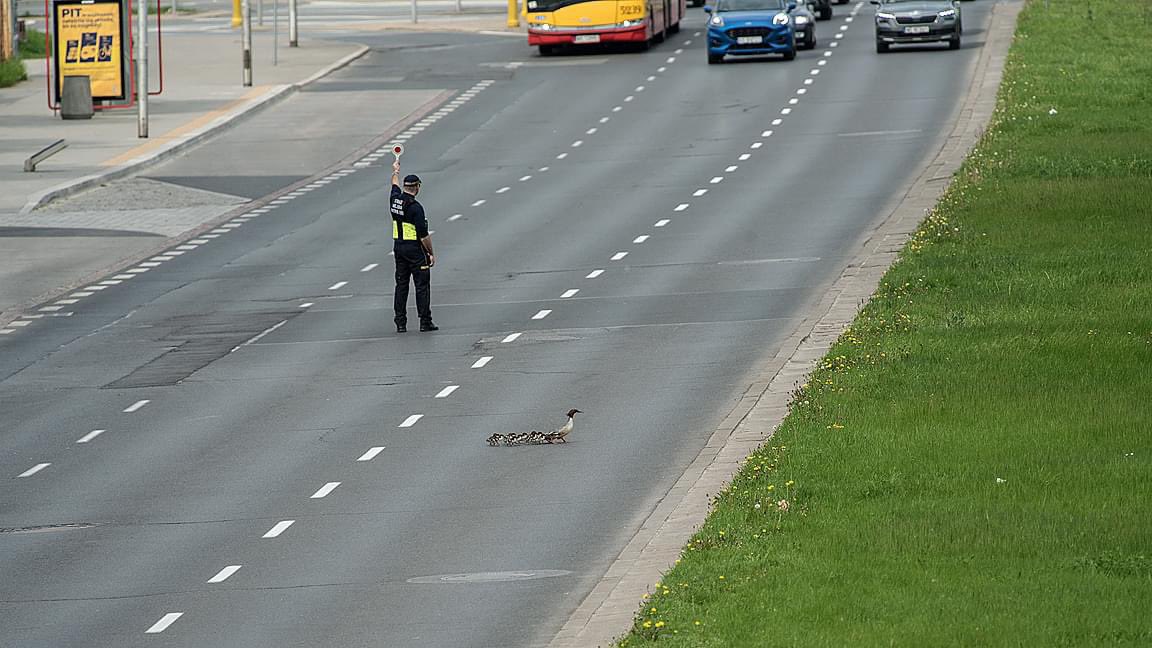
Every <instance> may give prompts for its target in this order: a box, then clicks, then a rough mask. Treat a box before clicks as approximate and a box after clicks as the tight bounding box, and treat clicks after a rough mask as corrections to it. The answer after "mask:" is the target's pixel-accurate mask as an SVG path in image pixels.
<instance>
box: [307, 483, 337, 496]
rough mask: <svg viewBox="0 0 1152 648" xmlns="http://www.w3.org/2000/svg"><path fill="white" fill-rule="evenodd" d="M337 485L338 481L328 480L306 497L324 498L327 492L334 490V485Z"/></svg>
mask: <svg viewBox="0 0 1152 648" xmlns="http://www.w3.org/2000/svg"><path fill="white" fill-rule="evenodd" d="M339 485H340V482H328V483H327V484H324V485H323V486H321V487H320V489H319V490H317V491H316V492H315V493H312V496H311V497H309V498H308V499H324V498H325V497H328V494H329V493H331V492H332V491H334V490H336V487H337V486H339Z"/></svg>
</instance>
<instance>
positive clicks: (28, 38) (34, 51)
mask: <svg viewBox="0 0 1152 648" xmlns="http://www.w3.org/2000/svg"><path fill="white" fill-rule="evenodd" d="M47 51H48V46H47V40H46V39H45V37H44V32H42V31H39V30H36V29H29V30H28V31H27V33H26V34H25V38H24V40H23V41H21V42H20V58H24V59H34V58H44V57H45V56H46V55H47V54H46V53H47Z"/></svg>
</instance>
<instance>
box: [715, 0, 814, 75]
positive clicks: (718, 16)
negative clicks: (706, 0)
mask: <svg viewBox="0 0 1152 648" xmlns="http://www.w3.org/2000/svg"><path fill="white" fill-rule="evenodd" d="M704 11H706V12H708V13H710V14H711V17H709V18H708V62H709V63H720V62H722V61H723V60H724V57H725V56H726V55H731V56H759V55H763V54H783V55H784V60H786V61H791V60H792V59H794V58H796V49H797V39H798V38H799V36H798V35H797V33H796V30H797V28H798V27H803V28H804V29H805V37H807V35H808V34H811V38H812V39H813V40H812V42H813V43H814V42H815V32H814V31H808V30H809V29H811V28H812V23H813V21H812V14H810V13H808V12H807V11H806V10H802V13H803V14H804V15H805V16H806V18H805V21H804V25H803V26H800V25H797V24H796V16H797V14H796V12H797V7H796V2H794V0H716V4H715V6H712V5H709V6H705V7H704Z"/></svg>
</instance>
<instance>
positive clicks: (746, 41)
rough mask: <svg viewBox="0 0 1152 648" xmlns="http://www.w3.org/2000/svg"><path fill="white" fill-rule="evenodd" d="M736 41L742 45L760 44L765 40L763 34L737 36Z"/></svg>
mask: <svg viewBox="0 0 1152 648" xmlns="http://www.w3.org/2000/svg"><path fill="white" fill-rule="evenodd" d="M736 42H737V43H738V44H740V45H759V44H760V43H763V42H764V37H763V36H737V37H736Z"/></svg>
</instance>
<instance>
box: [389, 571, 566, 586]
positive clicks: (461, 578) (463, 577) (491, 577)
mask: <svg viewBox="0 0 1152 648" xmlns="http://www.w3.org/2000/svg"><path fill="white" fill-rule="evenodd" d="M571 573H572V572H570V571H565V570H563V569H524V570H521V571H502V572H474V573H471V574H441V575H439V576H416V577H415V578H409V579H408V582H409V583H507V582H509V581H522V580H536V579H539V578H555V577H557V576H567V575H568V574H571Z"/></svg>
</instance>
